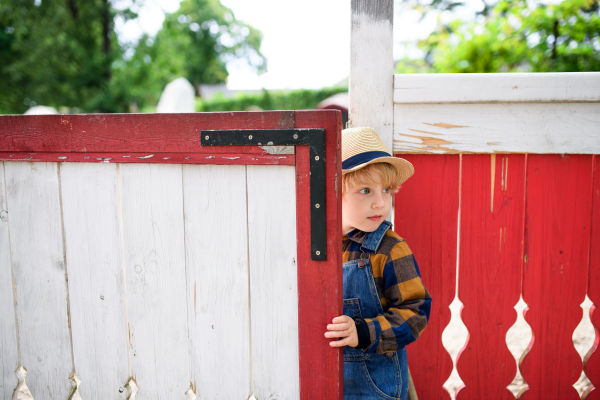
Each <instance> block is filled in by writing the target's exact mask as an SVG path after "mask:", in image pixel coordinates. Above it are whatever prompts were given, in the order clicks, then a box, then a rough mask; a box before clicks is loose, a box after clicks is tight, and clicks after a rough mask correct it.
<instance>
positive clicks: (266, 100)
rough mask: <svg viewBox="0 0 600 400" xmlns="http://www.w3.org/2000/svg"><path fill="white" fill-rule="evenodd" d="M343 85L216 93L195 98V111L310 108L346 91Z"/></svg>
mask: <svg viewBox="0 0 600 400" xmlns="http://www.w3.org/2000/svg"><path fill="white" fill-rule="evenodd" d="M347 91H348V88H347V87H345V86H332V87H327V88H322V89H314V90H311V89H299V90H272V91H267V90H263V91H262V92H260V93H238V94H237V95H236V96H235V97H232V98H225V97H224V96H223V94H222V93H216V94H215V95H213V96H212V97H211V98H209V99H200V98H199V99H197V100H196V111H246V110H258V109H257V108H256V107H258V108H260V109H261V110H311V109H314V108H315V107H316V106H317V105H318V104H319V103H320V102H321V101H323V100H325V99H326V98H328V97H331V96H333V95H335V94H338V93H344V92H347Z"/></svg>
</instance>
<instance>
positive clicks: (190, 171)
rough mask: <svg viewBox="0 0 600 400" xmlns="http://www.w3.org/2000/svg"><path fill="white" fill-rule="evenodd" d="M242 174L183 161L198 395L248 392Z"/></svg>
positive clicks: (239, 168) (190, 313)
mask: <svg viewBox="0 0 600 400" xmlns="http://www.w3.org/2000/svg"><path fill="white" fill-rule="evenodd" d="M270 168H277V167H274V166H273V167H270ZM245 171H246V167H245V166H243V165H184V166H183V181H184V203H185V242H186V263H187V281H188V319H189V327H190V353H191V369H192V381H193V383H194V385H193V388H194V392H195V394H197V395H198V397H199V398H200V399H246V398H248V396H249V394H250V393H251V392H250V390H251V387H250V306H249V297H248V232H247V226H246V224H247V218H246V172H245Z"/></svg>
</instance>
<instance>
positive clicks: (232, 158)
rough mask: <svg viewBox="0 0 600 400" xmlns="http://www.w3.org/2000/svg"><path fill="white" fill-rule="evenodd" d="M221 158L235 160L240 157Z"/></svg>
mask: <svg viewBox="0 0 600 400" xmlns="http://www.w3.org/2000/svg"><path fill="white" fill-rule="evenodd" d="M221 158H224V159H226V160H237V159H238V158H240V157H221Z"/></svg>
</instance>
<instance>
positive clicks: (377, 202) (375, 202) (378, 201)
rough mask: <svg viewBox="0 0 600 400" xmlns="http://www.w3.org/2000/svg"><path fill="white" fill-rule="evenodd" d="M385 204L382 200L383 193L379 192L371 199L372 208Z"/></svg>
mask: <svg viewBox="0 0 600 400" xmlns="http://www.w3.org/2000/svg"><path fill="white" fill-rule="evenodd" d="M384 205H385V201H384V200H383V195H381V194H379V195H378V196H376V197H375V199H373V205H372V207H373V208H381V207H383V206H384Z"/></svg>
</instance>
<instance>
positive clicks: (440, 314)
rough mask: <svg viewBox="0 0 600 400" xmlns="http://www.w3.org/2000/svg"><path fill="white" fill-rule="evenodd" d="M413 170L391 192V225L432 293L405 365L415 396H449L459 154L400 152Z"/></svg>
mask: <svg viewBox="0 0 600 400" xmlns="http://www.w3.org/2000/svg"><path fill="white" fill-rule="evenodd" d="M398 157H402V158H404V159H406V160H408V161H409V162H410V163H412V164H413V166H414V168H415V173H414V175H413V176H412V177H411V178H410V179H409V180H408V181H406V183H404V184H403V185H402V187H401V188H400V191H399V192H398V193H397V194H396V196H395V210H394V211H395V221H394V230H395V231H396V232H397V233H398V234H399V235H400V236H401V237H402V238H404V239H406V241H407V243H408V245H409V246H410V248H411V250H412V251H413V254H414V255H415V259H416V261H417V263H418V266H419V270H420V272H421V278H422V280H423V284H424V285H425V287H426V288H427V290H428V291H429V292H430V293H431V296H432V298H433V301H432V302H431V318H430V319H429V323H428V324H427V328H425V331H423V333H422V335H421V337H420V338H419V339H418V340H417V341H416V342H415V343H412V344H410V345H409V346H408V347H407V351H408V364H409V367H410V372H411V375H412V378H413V381H414V384H415V388H416V391H417V394H418V396H419V398H424V399H448V398H449V395H448V392H447V391H446V390H445V389H444V388H443V384H444V382H446V380H447V379H448V377H449V376H450V374H451V372H452V359H451V358H450V355H449V354H448V352H447V351H446V349H445V348H444V346H443V344H442V332H443V331H444V329H445V328H446V326H447V325H448V323H449V322H450V309H449V308H448V307H449V306H450V303H452V300H454V295H455V288H456V256H457V254H456V245H457V243H456V241H457V234H456V232H457V226H458V200H459V167H460V158H459V156H458V155H414V154H400V155H398Z"/></svg>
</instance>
